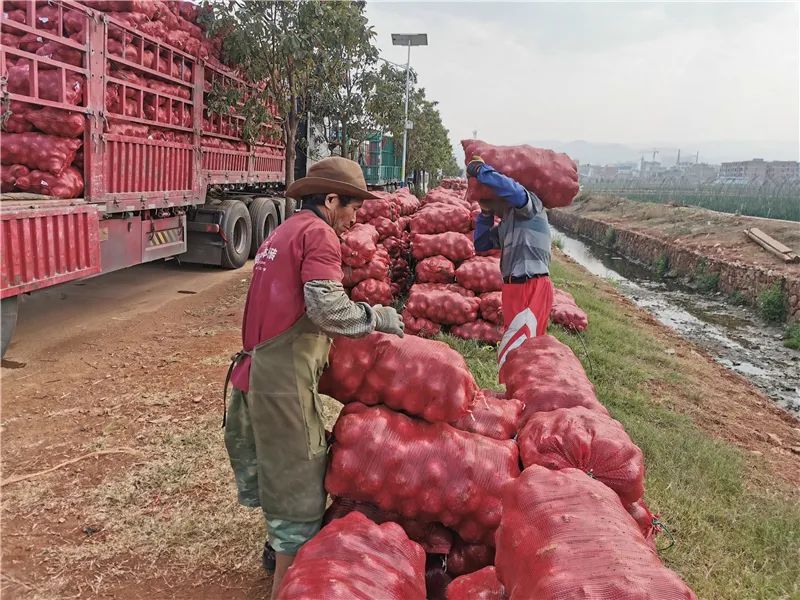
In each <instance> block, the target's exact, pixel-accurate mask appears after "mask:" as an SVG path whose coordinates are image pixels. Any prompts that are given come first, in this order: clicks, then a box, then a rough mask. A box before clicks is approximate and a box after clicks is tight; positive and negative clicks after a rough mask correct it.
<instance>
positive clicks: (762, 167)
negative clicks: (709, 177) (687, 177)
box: [719, 158, 800, 183]
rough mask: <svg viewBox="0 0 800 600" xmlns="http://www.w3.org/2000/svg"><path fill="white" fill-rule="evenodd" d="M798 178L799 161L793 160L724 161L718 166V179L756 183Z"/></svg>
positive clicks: (799, 176)
mask: <svg viewBox="0 0 800 600" xmlns="http://www.w3.org/2000/svg"><path fill="white" fill-rule="evenodd" d="M798 178H800V163H799V162H797V161H793V160H773V161H765V160H764V159H763V158H754V159H751V160H740V161H736V162H724V163H722V165H721V166H720V170H719V179H720V181H724V182H730V183H757V182H764V181H787V180H794V179H798Z"/></svg>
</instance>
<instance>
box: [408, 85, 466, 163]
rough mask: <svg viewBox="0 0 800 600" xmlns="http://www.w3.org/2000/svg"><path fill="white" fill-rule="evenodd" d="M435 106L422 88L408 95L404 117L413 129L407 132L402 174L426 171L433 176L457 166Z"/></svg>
mask: <svg viewBox="0 0 800 600" xmlns="http://www.w3.org/2000/svg"><path fill="white" fill-rule="evenodd" d="M437 105H438V102H435V101H431V100H428V99H427V98H426V96H425V89H424V88H420V89H419V90H414V91H413V92H412V93H411V95H410V96H409V108H408V118H409V120H410V121H412V122H413V123H414V128H413V129H411V130H410V131H409V132H408V158H407V159H406V173H410V172H411V171H427V172H429V173H433V174H434V175H436V174H438V173H439V172H440V171H444V169H445V168H449V169H451V170H454V169H455V167H457V165H458V163H457V162H456V160H455V157H454V156H453V146H452V145H451V144H450V138H449V132H448V131H447V129H446V128H445V126H444V124H443V123H442V117H441V115H440V114H439V109H438V108H437Z"/></svg>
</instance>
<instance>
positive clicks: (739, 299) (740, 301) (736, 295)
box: [728, 290, 747, 306]
mask: <svg viewBox="0 0 800 600" xmlns="http://www.w3.org/2000/svg"><path fill="white" fill-rule="evenodd" d="M728 302H730V303H731V304H733V305H734V306H744V305H745V304H747V298H745V296H744V294H743V293H742V292H740V291H739V290H734V291H733V292H731V295H730V296H728Z"/></svg>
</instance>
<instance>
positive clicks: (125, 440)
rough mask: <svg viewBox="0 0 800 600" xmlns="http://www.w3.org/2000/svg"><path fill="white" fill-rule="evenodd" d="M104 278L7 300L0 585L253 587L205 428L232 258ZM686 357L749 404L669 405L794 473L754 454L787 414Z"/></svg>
mask: <svg viewBox="0 0 800 600" xmlns="http://www.w3.org/2000/svg"><path fill="white" fill-rule="evenodd" d="M111 277H112V278H115V279H112V278H107V279H97V280H93V281H89V282H85V283H86V285H73V286H70V287H65V288H62V289H59V290H53V292H52V293H51V295H50V297H48V298H39V299H36V298H34V299H31V301H30V302H28V303H26V305H25V306H24V307H23V311H24V313H23V317H22V321H21V322H20V328H19V334H20V335H19V336H18V338H17V339H16V340H15V342H14V345H13V346H12V347H11V349H10V350H9V353H8V355H7V359H8V361H9V362H8V363H6V364H8V365H10V366H4V368H3V370H2V386H3V389H2V421H0V435H2V478H3V480H2V487H1V488H0V492H2V496H3V498H2V500H3V501H2V515H1V517H0V518H1V522H0V525H2V546H3V552H2V563H1V564H0V571H2V575H1V576H0V591H1V592H2V595H3V598H26V599H45V598H46V599H53V598H122V599H138V598H142V599H144V598H146V599H147V600H154V599H161V598H198V599H204V598H208V599H211V598H222V597H224V598H233V599H236V598H253V597H266V594H267V590H268V589H269V585H270V581H269V579H268V578H267V577H265V575H264V574H263V572H262V571H261V568H260V551H261V545H262V544H263V542H264V531H263V525H262V518H261V515H260V514H259V513H258V512H257V511H256V510H252V509H246V508H242V507H239V506H238V505H237V503H236V492H235V487H234V484H233V481H232V476H231V473H230V468H229V466H228V463H227V457H226V454H225V450H224V446H223V438H222V430H221V428H220V425H221V418H222V400H221V391H222V382H223V379H224V375H225V371H226V369H227V366H228V359H229V357H230V355H231V354H232V353H233V352H234V351H236V350H237V349H238V348H239V344H240V340H239V326H240V323H241V313H242V308H243V303H244V297H245V293H246V290H247V281H248V271H247V270H242V271H236V272H223V271H213V270H212V271H208V272H206V271H205V270H194V269H189V270H177V269H176V268H175V267H172V266H170V265H151V266H149V267H145V268H140V269H138V270H137V269H134V270H130V271H127V272H125V273H120V274H118V275H116V276H114V275H112V276H111ZM147 290H150V291H151V292H152V293H148V294H147V295H146V297H145V296H144V295H143V292H145V291H147ZM184 291H192V292H196V293H194V294H186V293H182V292H184ZM62 295H63V296H62ZM619 302H621V303H622V302H623V300H622V299H620V300H619ZM626 306H627V305H626ZM626 312H629V313H630V316H631V318H632V319H637V320H640V321H641V322H642V323H643V327H648V328H650V329H651V330H652V331H653V335H658V336H664V338H665V340H666V341H665V342H664V343H665V346H664V347H671V348H679V349H680V348H682V346H681V345H680V344H681V342H677V341H675V340H674V339H673V338H674V335H673V334H672V333H670V332H668V331H666V330H664V328H663V327H661V326H660V325H658V324H657V323H655V322H654V321H653V320H652V319H650V320H647V319H648V317H647V316H646V314H645V313H643V312H640V311H637V309H636V308H635V307H632V306H628V307H627V308H626ZM687 355H688V352H687ZM687 360H689V359H687ZM692 361H694V364H697V362H698V361H707V363H708V368H707V369H705V370H704V378H705V380H707V384H708V390H709V391H708V394H707V396H708V398H706V399H707V401H708V403H710V404H712V405H713V404H714V402H716V401H717V400H718V403H719V405H720V406H727V405H725V404H724V402H726V401H728V400H726V399H731V398H733V399H739V400H740V401H741V402H743V403H747V402H750V403H751V405H750V407H751V408H752V410H744V409H743V410H741V411H740V412H739V413H737V415H736V417H735V418H734V419H730V418H729V419H725V418H721V417H719V416H718V415H716V414H709V415H697V414H693V413H692V409H696V407H695V406H694V405H689V406H688V408H687V407H683V408H686V412H687V413H688V414H690V415H691V416H692V418H693V419H694V418H696V419H697V421H698V422H700V423H701V424H702V427H703V428H704V429H707V430H708V431H710V432H712V433H713V434H714V435H717V436H719V437H721V438H723V439H727V440H729V441H732V442H733V443H736V444H739V445H741V446H743V447H745V448H750V449H753V450H757V451H758V452H759V453H764V454H765V455H766V457H765V460H766V459H769V461H768V464H770V465H773V464H774V465H775V471H776V472H778V471H781V472H784V471H787V469H786V468H784V467H785V466H786V464H789V465H790V467H789V469H788V472H787V473H784V475H781V477H786V478H788V479H789V480H790V481H794V477H795V475H796V473H797V470H796V469H795V468H794V467H793V466H791V465H793V464H794V459H796V455H794V454H792V452H790V450H789V449H784V448H781V449H780V454H777V453H774V452H772V450H771V448H772V446H771V444H772V442H771V441H770V439H769V437H768V435H767V434H764V433H763V431H765V430H767V431H770V432H771V431H775V432H777V435H776V437H777V436H780V437H781V438H782V440H784V441H783V444H784V445H788V444H789V440H791V439H793V437H792V436H793V429H792V427H793V425H792V424H790V423H788V422H787V421H784V420H782V419H781V418H780V416H776V415H775V414H774V412H775V411H769V410H768V407H767V408H765V407H764V406H765V405H766V404H767V403H766V401H765V400H763V398H762V399H760V400H759V399H758V398H757V394H756V393H755V392H754V390H753V389H752V388H751V386H749V384H747V383H746V382H745V381H743V380H740V379H739V378H737V377H736V376H733V375H730V374H727V373H725V372H724V370H723V369H721V368H720V367H718V365H714V363H713V362H712V361H711V360H710V359H708V358H706V357H701V355H700V354H697V355H696V358H693V359H692ZM704 364H705V363H704ZM11 367H14V368H11ZM716 390H718V392H717V391H716ZM715 394H718V395H719V398H718V399H717V397H716V396H715ZM662 395H663V394H662ZM664 397H667V396H664ZM669 397H670V398H671V400H670V401H671V402H675V403H676V404H679V403H680V402H684V400H682V399H681V398H678V397H677V396H676V397H675V398H674V399H672V396H669ZM751 398H752V400H751ZM739 400H737V401H739ZM730 402H732V400H730ZM730 402H729V403H730ZM765 411H766V412H765ZM695 412H696V411H695ZM773 454H774V457H775V460H774V461H773V460H772V456H773ZM86 455H89V457H88V458H82V457H84V456H86ZM76 459H80V460H76ZM68 461H73V462H68ZM65 463H66V464H65ZM48 469H53V470H52V471H48ZM768 475H769V474H768V473H765V475H764V477H767V476H768ZM26 476H30V477H29V478H27V479H24V480H15V479H18V478H20V477H26Z"/></svg>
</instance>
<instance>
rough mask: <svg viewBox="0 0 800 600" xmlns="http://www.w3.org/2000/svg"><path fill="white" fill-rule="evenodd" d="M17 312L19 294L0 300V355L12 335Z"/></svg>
mask: <svg viewBox="0 0 800 600" xmlns="http://www.w3.org/2000/svg"><path fill="white" fill-rule="evenodd" d="M18 313H19V296H11V297H9V298H3V299H2V300H0V337H2V340H1V343H0V357H3V356H5V355H6V349H7V348H8V345H9V344H10V343H11V338H12V337H13V336H14V329H16V328H17V314H18Z"/></svg>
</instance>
